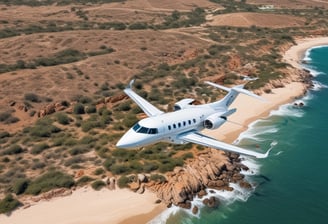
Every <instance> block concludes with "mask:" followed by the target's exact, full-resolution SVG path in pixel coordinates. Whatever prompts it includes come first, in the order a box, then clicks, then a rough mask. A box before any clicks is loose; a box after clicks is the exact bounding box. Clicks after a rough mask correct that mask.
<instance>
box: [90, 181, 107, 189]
mask: <svg viewBox="0 0 328 224" xmlns="http://www.w3.org/2000/svg"><path fill="white" fill-rule="evenodd" d="M105 186H106V184H105V182H104V181H102V180H96V181H94V182H93V183H92V184H91V187H92V188H93V189H95V190H96V191H99V190H100V189H102V188H103V187H105Z"/></svg>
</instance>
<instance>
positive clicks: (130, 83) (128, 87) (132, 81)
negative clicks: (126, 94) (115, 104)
mask: <svg viewBox="0 0 328 224" xmlns="http://www.w3.org/2000/svg"><path fill="white" fill-rule="evenodd" d="M134 81H135V79H132V80H131V81H130V82H129V85H128V86H127V87H126V88H127V89H131V88H132V85H133V83H134Z"/></svg>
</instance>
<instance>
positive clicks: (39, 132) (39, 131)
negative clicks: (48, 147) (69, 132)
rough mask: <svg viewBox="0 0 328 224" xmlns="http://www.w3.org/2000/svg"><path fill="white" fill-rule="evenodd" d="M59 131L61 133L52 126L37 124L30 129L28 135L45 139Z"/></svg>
mask: <svg viewBox="0 0 328 224" xmlns="http://www.w3.org/2000/svg"><path fill="white" fill-rule="evenodd" d="M60 131H61V129H60V128H58V127H56V126H54V125H48V124H41V125H38V124H37V125H36V126H34V127H32V128H31V130H30V134H31V136H35V137H42V138H45V137H50V136H51V134H53V133H58V132H60Z"/></svg>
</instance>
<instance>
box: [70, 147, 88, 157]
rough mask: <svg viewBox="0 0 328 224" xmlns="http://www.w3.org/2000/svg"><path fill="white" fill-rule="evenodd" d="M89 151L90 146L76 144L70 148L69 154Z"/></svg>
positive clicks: (73, 154)
mask: <svg viewBox="0 0 328 224" xmlns="http://www.w3.org/2000/svg"><path fill="white" fill-rule="evenodd" d="M88 151H89V148H88V147H87V146H85V145H77V146H74V147H73V148H72V149H71V150H69V154H71V155H72V156H75V155H78V154H83V153H86V152H88Z"/></svg>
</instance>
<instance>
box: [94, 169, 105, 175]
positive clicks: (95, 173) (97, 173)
mask: <svg viewBox="0 0 328 224" xmlns="http://www.w3.org/2000/svg"><path fill="white" fill-rule="evenodd" d="M103 173H105V170H104V169H103V168H97V169H96V170H95V171H94V172H93V174H94V175H97V176H98V175H101V174H103Z"/></svg>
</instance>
